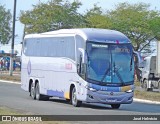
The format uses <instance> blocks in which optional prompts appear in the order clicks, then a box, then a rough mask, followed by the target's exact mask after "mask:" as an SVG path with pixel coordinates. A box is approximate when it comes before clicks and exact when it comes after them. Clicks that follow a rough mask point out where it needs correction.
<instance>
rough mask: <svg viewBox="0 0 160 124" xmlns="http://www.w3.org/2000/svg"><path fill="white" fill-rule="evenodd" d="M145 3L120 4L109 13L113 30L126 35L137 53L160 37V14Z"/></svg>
mask: <svg viewBox="0 0 160 124" xmlns="http://www.w3.org/2000/svg"><path fill="white" fill-rule="evenodd" d="M149 7H150V5H148V4H144V3H138V4H128V3H120V4H118V5H117V6H116V8H115V9H114V10H112V11H110V12H109V17H110V19H111V20H112V23H113V25H112V29H115V30H118V31H121V32H123V33H124V34H126V35H127V36H128V37H129V39H130V40H131V41H132V44H133V45H134V47H135V50H136V51H142V50H143V49H144V48H146V47H147V46H148V45H149V44H150V42H151V41H153V40H154V39H155V38H158V37H159V32H160V28H158V27H160V13H159V12H158V11H153V10H150V9H149Z"/></svg>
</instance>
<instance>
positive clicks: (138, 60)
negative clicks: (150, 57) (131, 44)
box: [133, 51, 142, 67]
mask: <svg viewBox="0 0 160 124" xmlns="http://www.w3.org/2000/svg"><path fill="white" fill-rule="evenodd" d="M133 55H134V62H135V65H136V66H137V67H139V66H140V63H141V61H142V60H141V57H140V54H139V53H138V52H136V51H133Z"/></svg>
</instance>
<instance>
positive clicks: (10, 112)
mask: <svg viewBox="0 0 160 124" xmlns="http://www.w3.org/2000/svg"><path fill="white" fill-rule="evenodd" d="M0 115H20V113H18V112H17V111H15V110H13V109H9V108H6V107H0Z"/></svg>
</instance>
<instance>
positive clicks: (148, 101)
mask: <svg viewBox="0 0 160 124" xmlns="http://www.w3.org/2000/svg"><path fill="white" fill-rule="evenodd" d="M0 82H4V83H12V84H21V82H14V81H7V80H0ZM133 101H134V102H140V103H148V104H160V102H157V101H151V100H145V99H138V98H133Z"/></svg>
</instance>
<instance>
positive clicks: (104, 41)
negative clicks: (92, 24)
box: [21, 28, 134, 109]
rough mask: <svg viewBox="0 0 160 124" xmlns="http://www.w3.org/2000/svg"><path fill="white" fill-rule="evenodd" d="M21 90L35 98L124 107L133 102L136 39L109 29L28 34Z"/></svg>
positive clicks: (77, 103) (66, 30) (74, 103)
mask: <svg viewBox="0 0 160 124" xmlns="http://www.w3.org/2000/svg"><path fill="white" fill-rule="evenodd" d="M21 69H22V70H21V71H22V72H21V81H22V84H21V87H22V89H24V90H25V91H28V92H30V96H31V97H32V98H33V99H37V100H43V99H46V98H49V97H60V98H65V99H66V100H68V101H71V103H72V104H73V105H74V106H80V105H81V103H82V102H87V103H103V104H109V105H111V107H112V108H117V109H118V108H119V107H120V105H121V104H129V103H132V101H133V91H134V57H133V48H132V45H131V42H130V40H129V39H128V38H127V37H126V36H125V35H124V34H122V33H120V32H118V31H114V30H106V29H87V28H86V29H61V30H57V31H51V32H46V33H41V34H29V35H26V36H25V38H24V42H23V50H22V67H21Z"/></svg>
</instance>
